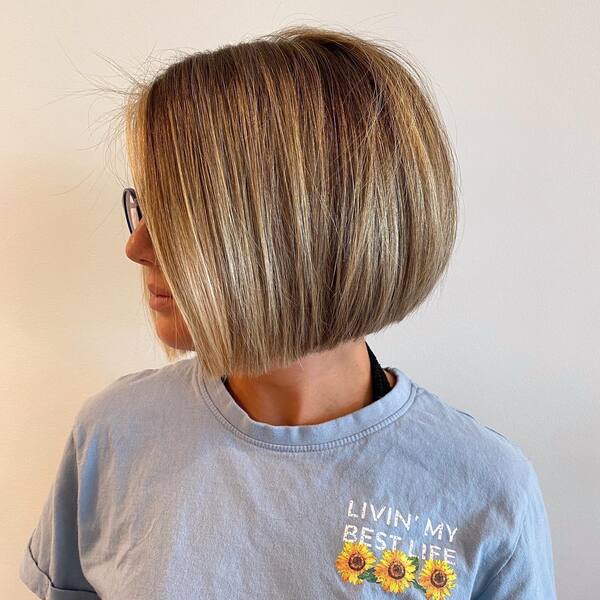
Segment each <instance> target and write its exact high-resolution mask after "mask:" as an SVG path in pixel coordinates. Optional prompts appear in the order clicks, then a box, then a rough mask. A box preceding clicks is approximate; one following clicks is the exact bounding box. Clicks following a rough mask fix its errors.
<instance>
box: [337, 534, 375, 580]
mask: <svg viewBox="0 0 600 600" xmlns="http://www.w3.org/2000/svg"><path fill="white" fill-rule="evenodd" d="M376 560H377V559H376V558H375V555H374V554H373V553H372V552H371V551H370V550H369V547H368V546H367V545H366V544H365V543H364V542H346V543H345V544H344V548H343V549H342V551H341V552H340V553H339V554H338V557H337V559H336V561H335V566H336V568H337V570H338V572H339V574H340V575H341V577H342V579H343V580H344V581H349V582H350V583H354V584H355V585H360V584H362V583H364V579H359V575H360V574H361V573H364V572H365V571H366V570H368V569H370V568H371V567H372V566H373V565H374V564H375V561H376Z"/></svg>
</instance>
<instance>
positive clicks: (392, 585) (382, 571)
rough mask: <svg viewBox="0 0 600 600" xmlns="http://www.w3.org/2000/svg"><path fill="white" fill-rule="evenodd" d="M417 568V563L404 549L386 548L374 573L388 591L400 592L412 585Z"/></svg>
mask: <svg viewBox="0 0 600 600" xmlns="http://www.w3.org/2000/svg"><path fill="white" fill-rule="evenodd" d="M416 570H417V566H416V565H415V563H414V562H413V561H412V560H411V559H410V558H409V557H408V556H407V555H406V554H405V553H404V552H402V550H385V551H384V553H383V555H382V557H381V560H380V561H379V563H378V564H377V566H376V567H375V569H374V573H375V577H376V579H377V582H378V583H379V584H381V587H382V588H383V589H384V590H385V591H386V592H393V593H395V594H399V593H400V592H403V591H404V590H406V589H408V588H409V587H410V584H411V583H412V582H413V580H414V579H415V571H416Z"/></svg>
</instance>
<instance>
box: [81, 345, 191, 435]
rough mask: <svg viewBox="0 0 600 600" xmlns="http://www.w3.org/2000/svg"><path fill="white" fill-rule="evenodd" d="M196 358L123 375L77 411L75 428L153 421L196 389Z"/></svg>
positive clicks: (96, 393)
mask: <svg viewBox="0 0 600 600" xmlns="http://www.w3.org/2000/svg"><path fill="white" fill-rule="evenodd" d="M195 361H196V358H195V357H192V358H186V359H182V360H178V361H176V362H172V363H168V364H166V365H164V366H162V367H156V368H148V369H141V370H138V371H132V372H129V373H126V374H124V375H121V376H120V377H118V378H117V379H115V380H113V381H112V382H110V383H109V384H108V385H106V386H105V387H104V388H102V389H100V390H99V391H97V392H95V393H94V394H92V395H91V396H88V397H87V398H86V399H85V400H84V401H83V403H82V404H81V406H80V407H79V410H78V411H77V414H76V416H75V422H74V425H75V428H76V429H77V430H79V431H81V432H83V433H84V432H86V431H88V430H90V429H94V428H106V427H116V426H118V425H119V424H123V423H127V422H129V421H131V420H135V421H136V422H138V423H139V422H140V421H142V420H144V419H152V418H153V417H155V416H156V412H157V411H160V412H164V411H165V410H167V409H168V408H169V407H170V408H173V402H174V401H176V400H177V399H179V398H182V396H184V395H185V392H186V391H189V389H190V386H191V385H192V383H193V381H192V378H193V375H194V373H195V369H194V366H195V364H194V363H195Z"/></svg>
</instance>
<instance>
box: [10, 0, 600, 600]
mask: <svg viewBox="0 0 600 600" xmlns="http://www.w3.org/2000/svg"><path fill="white" fill-rule="evenodd" d="M300 22H303V23H312V24H316V25H331V26H343V27H347V28H350V29H352V30H353V31H354V32H355V33H359V34H365V35H373V36H377V37H380V38H384V39H391V40H393V41H395V42H397V43H398V44H399V46H401V47H404V48H405V49H406V50H407V51H408V52H409V53H410V54H411V55H412V57H413V58H414V59H415V60H417V61H418V63H419V64H420V65H421V66H422V67H423V68H424V69H425V71H426V72H427V74H428V75H429V77H430V79H431V81H432V83H433V87H434V91H435V93H436V94H437V97H438V102H439V104H440V106H441V109H442V112H443V115H444V118H445V120H446V123H447V127H448V130H449V133H450V135H451V137H452V139H453V141H454V145H455V148H456V151H457V154H458V157H459V161H460V171H461V185H462V196H461V225H460V233H459V239H458V243H457V249H456V252H455V255H454V258H453V261H452V264H451V267H450V271H449V273H448V276H447V278H446V279H445V281H444V283H443V285H442V286H441V287H440V288H438V292H437V293H436V294H435V295H434V296H433V297H432V298H431V299H430V301H428V302H427V304H426V305H425V306H423V307H422V308H421V310H419V311H418V313H417V314H415V315H413V316H412V317H411V318H409V319H407V321H405V322H404V323H402V324H401V325H398V326H396V327H394V328H392V329H390V330H389V331H387V332H385V333H383V334H380V335H377V336H373V337H371V338H370V339H369V341H370V343H371V344H372V347H373V348H374V350H375V352H376V354H377V355H378V357H379V358H380V361H381V362H382V364H384V365H391V364H395V365H396V366H398V367H400V368H401V369H402V370H404V371H405V372H406V373H407V374H408V375H409V376H410V377H411V378H413V379H414V380H415V381H416V382H418V383H419V384H420V385H422V386H423V387H426V388H428V389H430V390H431V391H433V392H434V393H437V394H438V395H440V396H441V397H443V398H444V399H445V400H446V401H447V402H449V403H450V404H452V405H454V406H456V407H457V408H460V409H462V410H466V411H467V412H470V413H471V414H473V415H474V416H476V417H477V418H478V419H479V420H480V421H481V422H482V423H484V424H486V425H488V426H490V427H492V428H494V429H496V430H498V431H500V432H502V433H504V434H505V435H507V436H508V437H510V438H511V439H513V440H514V441H515V442H516V443H518V444H519V445H520V446H521V447H522V448H523V450H524V451H525V453H526V454H527V455H528V456H529V458H530V459H531V460H532V461H533V463H534V465H535V467H536V470H537V472H538V475H539V478H540V483H541V486H542V489H543V492H544V496H545V500H546V504H547V509H548V513H549V519H550V522H551V527H552V534H553V543H554V553H555V564H556V572H557V581H558V593H559V597H562V598H583V597H590V596H589V595H587V593H590V592H593V590H595V589H596V587H597V586H596V585H595V584H594V581H593V580H594V573H595V572H596V546H595V544H598V543H599V542H600V535H599V533H600V502H599V500H600V494H599V491H600V484H599V480H598V474H599V472H598V468H597V465H598V464H599V463H598V458H599V451H598V434H597V428H598V422H599V421H600V408H599V407H600V402H599V400H600V399H599V391H598V390H599V389H600V380H599V379H600V377H599V374H598V343H597V339H598V334H599V333H600V327H599V325H600V322H599V317H598V306H599V304H600V285H599V283H598V279H599V275H600V273H599V268H598V266H599V263H598V257H599V252H600V244H599V241H598V240H599V232H600V229H599V225H600V207H599V202H598V192H599V190H600V185H599V184H600V181H599V180H600V177H599V175H598V166H597V164H598V159H599V158H600V135H599V134H600V131H599V129H600V128H599V117H598V106H600V90H599V81H600V67H599V65H600V43H599V40H600V5H599V4H598V3H595V2H591V1H589V2H583V1H579V2H567V1H566V0H565V1H563V2H548V1H540V0H536V1H532V0H529V1H528V2H525V3H523V2H516V1H514V0H509V1H503V2H475V1H471V2H467V1H464V0H455V1H454V2H424V1H419V2H416V1H410V2H385V1H382V0H371V1H370V2H366V3H365V2H359V1H352V0H344V1H343V2H342V1H339V0H330V1H329V2H328V3H323V2H317V1H311V2H299V1H296V2H292V1H285V0H276V1H275V0H263V1H262V2H260V3H259V2H247V3H243V2H220V3H215V2H210V3H208V2H206V3H198V2H189V1H186V2H184V1H181V0H171V1H170V2H158V1H155V2H152V3H147V2H140V1H139V0H130V1H129V2H126V3H122V2H117V1H116V0H103V1H102V2H100V1H98V0H96V1H94V2H85V3H73V2H66V1H64V0H57V1H55V2H53V3H40V2H31V1H30V0H29V1H21V2H13V3H10V4H9V3H5V5H4V6H3V25H2V30H1V33H2V35H0V44H1V45H2V48H1V49H2V52H1V54H0V56H1V57H2V58H1V60H2V70H1V74H0V77H1V79H2V93H1V94H0V103H2V106H1V113H0V114H1V125H2V129H1V135H0V152H1V154H2V156H1V164H2V169H1V172H0V177H1V180H0V190H1V192H0V210H1V217H0V218H1V223H2V234H1V235H0V257H1V265H2V270H1V275H2V279H1V283H2V293H1V294H0V333H1V334H2V342H3V344H2V345H3V350H2V360H1V361H0V394H1V396H0V398H1V402H2V410H3V415H4V418H3V420H2V425H1V431H0V466H1V473H0V477H1V480H0V485H1V489H2V490H3V493H2V495H1V497H0V531H1V532H2V535H0V552H1V555H0V596H1V597H2V598H11V599H15V600H20V599H23V600H24V599H25V598H31V595H30V594H29V593H28V592H27V590H26V589H25V587H24V586H23V585H22V584H21V583H20V582H19V581H18V580H17V577H16V573H17V569H18V563H19V562H20V559H21V555H22V552H23V548H24V544H25V542H26V540H27V537H28V536H29V534H30V532H31V530H32V528H33V526H34V525H35V522H36V520H37V517H38V515H39V512H40V510H41V507H42V504H43V501H44V499H45V497H46V495H47V493H48V490H49V486H50V485H51V483H52V480H53V478H54V475H55V472H56V469H57V466H58V460H59V458H60V454H61V452H62V449H63V445H64V442H65V439H66V435H67V433H68V430H69V428H70V425H71V421H72V418H73V417H74V415H75V413H76V411H77V409H78V407H79V406H80V404H81V403H82V401H83V400H84V399H85V398H86V397H87V396H88V395H89V394H91V393H93V392H95V391H97V390H99V389H100V388H102V387H104V386H105V385H107V384H108V383H109V382H111V381H112V380H113V379H115V378H116V377H118V376H119V375H122V374H124V373H126V372H131V371H134V370H138V369H142V368H146V367H149V366H150V367H152V366H160V365H161V364H163V363H164V360H163V359H162V355H161V353H160V350H159V348H158V346H157V345H156V344H155V343H154V341H153V339H154V338H153V334H152V332H151V330H150V322H149V321H148V320H147V319H146V316H145V312H144V308H143V306H142V303H141V302H142V301H141V296H140V289H141V288H140V280H139V275H138V269H137V268H136V266H135V265H133V264H132V263H131V262H130V261H128V260H127V259H126V257H125V255H124V245H125V241H126V229H125V224H124V222H123V217H122V212H121V206H120V192H121V190H122V187H123V186H124V183H127V180H126V178H127V175H126V170H125V163H124V160H123V156H122V155H119V153H118V148H119V147H120V146H119V145H118V144H115V143H113V144H112V146H109V140H108V139H107V130H106V125H105V123H106V121H105V119H106V116H107V113H108V111H110V110H112V109H114V108H115V107H117V106H118V99H117V98H115V97H111V96H101V95H100V96H98V95H96V96H94V95H90V94H86V93H85V90H89V89H93V87H94V86H97V85H100V84H101V82H102V81H104V82H107V83H108V84H110V85H113V84H114V85H117V84H119V85H121V84H123V80H122V79H121V78H120V77H119V75H118V73H117V72H116V71H114V70H112V69H111V68H110V67H109V65H108V64H107V62H106V61H105V60H103V58H102V57H106V58H108V59H111V60H114V61H116V62H117V63H118V64H120V65H123V66H124V67H125V68H127V69H130V70H135V68H136V66H137V65H139V64H140V63H141V62H142V61H143V60H144V59H146V57H147V56H148V54H151V53H152V55H153V56H156V57H158V58H160V59H167V60H168V58H169V56H172V52H173V51H174V50H178V49H182V50H186V49H190V50H191V49H205V48H214V47H216V46H217V45H220V44H223V43H229V42H235V41H240V40H242V39H246V38H251V37H252V36H254V35H257V34H261V33H266V32H268V31H271V30H273V29H276V28H279V27H281V26H283V25H290V24H295V23H300ZM594 354H595V355H596V356H595V358H594Z"/></svg>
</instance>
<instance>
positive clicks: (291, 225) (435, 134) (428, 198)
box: [124, 25, 457, 377]
mask: <svg viewBox="0 0 600 600" xmlns="http://www.w3.org/2000/svg"><path fill="white" fill-rule="evenodd" d="M128 98H129V100H128V102H127V103H126V110H125V113H124V114H125V124H126V138H127V151H128V156H129V161H130V165H131V171H132V177H133V182H134V185H135V188H136V191H137V192H138V197H139V202H140V205H141V208H142V212H143V214H144V221H145V223H146V225H147V227H148V231H149V234H150V237H151V239H152V243H153V246H154V251H155V253H156V257H157V260H158V263H159V265H160V269H161V271H162V273H163V275H164V278H165V281H166V282H167V283H168V285H169V287H170V289H171V292H172V294H173V296H174V299H175V302H176V303H177V306H178V309H179V311H180V313H181V315H182V318H183V320H184V321H185V324H186V326H187V328H188V330H189V333H190V336H191V338H192V340H193V343H194V349H195V351H196V354H197V356H198V359H199V361H200V364H201V367H202V369H203V371H204V372H205V373H206V374H207V375H209V376H214V377H216V376H221V375H224V374H229V373H234V372H235V373H245V374H248V375H258V374H261V373H264V372H266V371H268V370H270V369H272V368H275V367H280V366H285V365H287V364H289V363H291V362H293V361H295V360H298V359H299V358H301V357H302V356H303V355H305V354H307V353H312V352H319V351H324V350H328V349H331V348H333V347H335V346H337V345H338V344H341V343H344V342H347V341H350V340H353V339H358V338H361V337H363V336H365V335H367V334H370V333H374V332H377V331H379V330H381V329H383V328H384V327H386V326H388V325H390V324H392V323H395V322H399V321H401V320H402V319H404V317H406V316H407V315H408V314H409V313H411V312H412V311H414V310H415V309H416V308H417V307H418V306H419V305H420V304H421V303H422V302H423V301H424V300H425V298H427V296H428V295H429V294H430V293H431V291H432V290H433V288H434V287H435V285H436V283H437V282H438V280H439V279H440V278H441V276H442V274H443V273H444V271H445V270H446V268H447V265H448V262H449V259H450V255H451V252H452V247H453V245H454V241H455V237H456V222H457V186H456V167H455V161H454V155H453V151H452V148H451V145H450V143H449V140H448V136H447V134H446V132H445V130H444V126H443V124H442V121H441V118H440V116H439V115H438V111H437V109H436V106H435V101H434V100H433V97H432V95H431V94H430V93H429V92H428V90H427V86H426V84H425V80H424V78H423V76H422V75H420V74H419V72H418V71H417V69H416V68H415V67H414V66H413V65H411V64H410V62H409V61H408V60H407V59H406V58H404V57H402V56H401V54H400V53H399V52H397V51H396V50H393V49H391V48H389V47H386V46H384V45H383V44H380V43H377V42H374V41H369V40H366V39H363V38H360V37H357V36H355V35H352V34H350V33H345V32H340V31H333V30H329V29H322V28H316V27H309V26H304V25H300V26H292V27H287V28H285V29H282V30H279V31H277V32H275V33H271V34H268V35H264V36H261V37H259V38H257V39H254V40H252V41H250V42H243V43H239V44H236V45H227V46H223V47H220V48H218V49H216V50H213V51H204V52H197V53H194V54H191V55H188V56H185V57H184V58H182V59H180V60H179V61H178V62H176V63H175V64H171V65H170V66H168V67H167V68H165V69H164V70H163V71H162V72H161V73H160V74H158V75H157V76H155V77H154V78H153V79H152V80H151V81H150V82H149V83H144V84H143V85H139V86H138V87H136V88H135V89H133V90H132V92H131V94H130V95H129V96H128ZM163 348H164V346H163ZM164 349H165V350H166V352H167V355H168V356H169V358H173V357H174V356H179V355H180V354H181V352H175V353H173V351H172V349H170V350H167V349H166V348H164Z"/></svg>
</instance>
